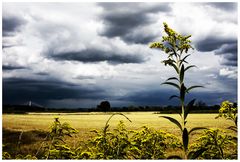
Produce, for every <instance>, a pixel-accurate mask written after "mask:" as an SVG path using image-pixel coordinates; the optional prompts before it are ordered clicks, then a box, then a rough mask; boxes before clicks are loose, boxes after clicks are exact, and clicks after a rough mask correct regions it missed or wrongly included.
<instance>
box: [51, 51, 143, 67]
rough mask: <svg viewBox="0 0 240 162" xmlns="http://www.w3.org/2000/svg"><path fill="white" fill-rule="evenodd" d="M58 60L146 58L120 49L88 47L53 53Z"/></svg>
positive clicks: (133, 60)
mask: <svg viewBox="0 0 240 162" xmlns="http://www.w3.org/2000/svg"><path fill="white" fill-rule="evenodd" d="M51 56H52V57H53V58H54V59H56V60H72V61H81V62H100V61H108V62H109V63H113V64H118V63H142V62H144V61H145V60H144V58H143V57H142V56H141V55H137V54H128V53H126V54H123V53H120V52H119V51H114V50H112V51H103V50H100V49H93V48H92V49H86V50H82V51H73V52H63V53H57V54H53V55H51Z"/></svg>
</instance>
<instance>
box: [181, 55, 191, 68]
mask: <svg viewBox="0 0 240 162" xmlns="http://www.w3.org/2000/svg"><path fill="white" fill-rule="evenodd" d="M190 55H191V54H188V55H186V56H185V57H184V58H183V59H182V60H180V65H181V64H182V63H183V62H185V63H188V62H187V61H185V59H186V58H187V57H188V56H190Z"/></svg>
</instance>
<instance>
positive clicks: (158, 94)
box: [119, 89, 237, 106]
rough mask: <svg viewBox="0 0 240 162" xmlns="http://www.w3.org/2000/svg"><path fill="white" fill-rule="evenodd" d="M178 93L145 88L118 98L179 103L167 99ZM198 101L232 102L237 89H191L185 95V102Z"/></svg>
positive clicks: (150, 103)
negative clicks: (228, 90) (232, 90)
mask: <svg viewBox="0 0 240 162" xmlns="http://www.w3.org/2000/svg"><path fill="white" fill-rule="evenodd" d="M175 94H178V92H177V91H172V90H166V89H159V90H151V91H149V90H146V91H141V92H135V93H132V94H130V95H128V96H124V97H122V98H120V99H119V100H122V101H130V102H133V103H135V104H136V105H152V106H154V105H161V106H164V105H176V106H177V105H179V100H177V99H172V100H169V97H170V96H172V95H175ZM194 98H195V99H196V100H198V101H200V100H201V101H204V102H205V103H206V104H207V105H215V104H217V105H219V104H221V102H223V101H225V100H229V101H232V102H236V101H237V91H236V92H231V93H226V92H202V91H201V92H196V91H193V92H191V93H189V94H188V95H187V96H186V102H189V101H191V100H192V99H194Z"/></svg>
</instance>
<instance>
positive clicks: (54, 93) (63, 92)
mask: <svg viewBox="0 0 240 162" xmlns="http://www.w3.org/2000/svg"><path fill="white" fill-rule="evenodd" d="M104 96H105V92H104V90H102V89H99V88H91V87H90V88H89V87H83V86H81V85H76V84H71V83H67V82H62V81H54V80H43V81H41V80H34V79H21V78H8V79H3V104H22V103H24V102H27V101H29V100H31V101H34V102H37V103H38V104H40V105H44V106H47V105H45V104H46V103H47V102H48V101H49V100H62V99H97V98H102V97H104ZM79 104H80V103H79Z"/></svg>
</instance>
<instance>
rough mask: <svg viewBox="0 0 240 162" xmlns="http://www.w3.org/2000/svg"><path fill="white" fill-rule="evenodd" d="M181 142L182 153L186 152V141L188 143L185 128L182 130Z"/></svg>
mask: <svg viewBox="0 0 240 162" xmlns="http://www.w3.org/2000/svg"><path fill="white" fill-rule="evenodd" d="M182 141H183V148H184V151H187V149H188V141H189V137H188V131H187V128H184V130H183V133H182Z"/></svg>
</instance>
